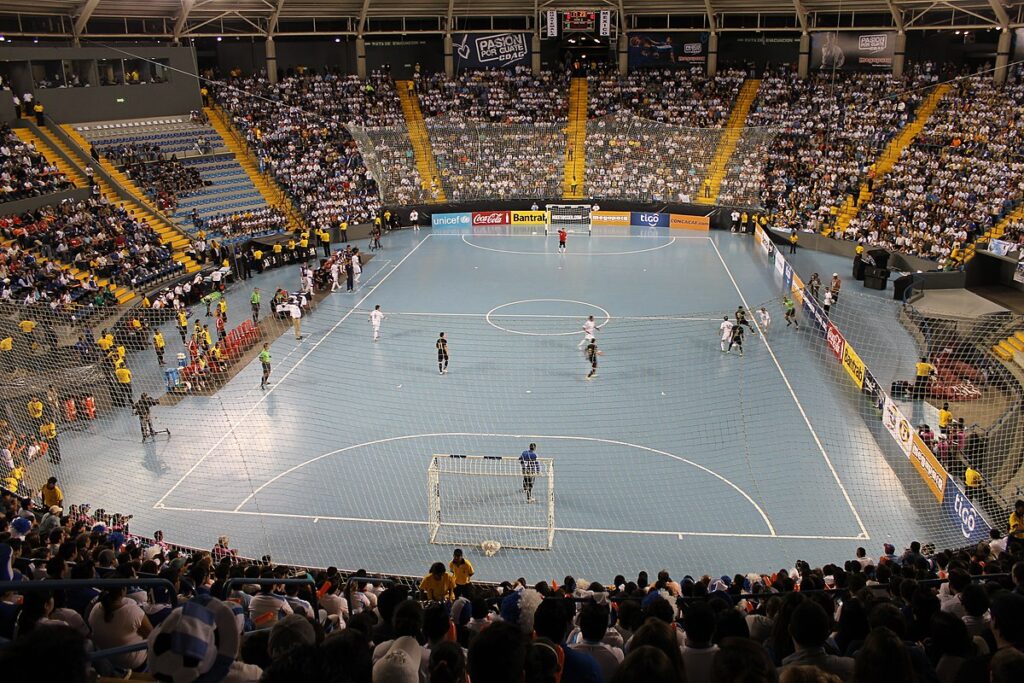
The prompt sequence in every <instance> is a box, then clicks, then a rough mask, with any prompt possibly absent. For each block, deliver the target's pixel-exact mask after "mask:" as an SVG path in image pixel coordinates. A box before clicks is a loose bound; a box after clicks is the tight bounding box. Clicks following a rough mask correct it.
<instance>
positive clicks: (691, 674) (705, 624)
mask: <svg viewBox="0 0 1024 683" xmlns="http://www.w3.org/2000/svg"><path fill="white" fill-rule="evenodd" d="M683 623H684V627H685V631H686V645H684V646H683V663H684V664H685V667H686V680H687V681H689V683H710V681H711V663H712V662H713V661H714V659H715V653H716V652H718V646H717V645H714V644H712V642H711V639H712V637H713V636H714V634H715V613H714V612H713V611H712V610H711V607H709V606H708V604H707V603H705V602H694V603H691V604H689V605H687V607H686V611H685V613H684V614H683Z"/></svg>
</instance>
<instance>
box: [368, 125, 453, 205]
mask: <svg viewBox="0 0 1024 683" xmlns="http://www.w3.org/2000/svg"><path fill="white" fill-rule="evenodd" d="M353 136H354V137H355V139H356V140H357V142H358V143H359V144H360V145H361V146H362V156H363V159H364V162H365V163H366V167H367V168H368V169H370V170H371V172H372V174H373V176H374V177H375V178H376V179H377V186H378V188H379V190H380V196H381V200H382V201H383V202H384V203H386V204H389V205H399V206H408V205H411V204H420V203H423V202H429V201H433V200H435V199H437V197H438V191H437V190H438V188H437V182H438V179H437V178H431V179H430V181H429V182H428V183H426V184H424V182H423V178H422V176H421V175H420V172H419V169H418V168H417V167H416V153H415V151H414V150H413V147H412V142H411V141H410V140H409V131H408V129H406V128H405V126H401V127H395V126H388V127H384V128H366V129H362V130H357V131H353ZM424 185H425V186H424Z"/></svg>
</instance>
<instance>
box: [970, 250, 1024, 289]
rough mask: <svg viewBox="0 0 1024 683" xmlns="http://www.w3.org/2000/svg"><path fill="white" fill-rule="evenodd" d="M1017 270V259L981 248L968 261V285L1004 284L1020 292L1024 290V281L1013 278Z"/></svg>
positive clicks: (987, 285)
mask: <svg viewBox="0 0 1024 683" xmlns="http://www.w3.org/2000/svg"><path fill="white" fill-rule="evenodd" d="M1015 272H1017V259H1015V258H1008V257H1006V256H996V255H995V254H993V253H992V252H990V251H986V250H984V249H979V250H978V251H976V252H975V254H974V258H972V259H971V260H970V261H968V262H967V269H966V275H967V286H968V287H989V286H992V285H1002V286H1004V287H1009V288H1010V289H1015V290H1017V291H1018V292H1024V283H1021V282H1017V281H1016V280H1014V279H1013V274H1014V273H1015Z"/></svg>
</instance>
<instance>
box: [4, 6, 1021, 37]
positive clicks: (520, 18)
mask: <svg viewBox="0 0 1024 683" xmlns="http://www.w3.org/2000/svg"><path fill="white" fill-rule="evenodd" d="M567 9H585V10H611V11H612V13H613V15H614V19H613V24H614V30H615V31H617V32H621V31H624V30H626V31H628V30H643V29H649V30H669V31H672V30H680V31H689V30H703V31H716V32H729V31H775V30H780V31H824V30H837V29H838V30H856V29H865V28H867V29H879V30H882V29H885V30H906V31H915V30H945V29H948V30H954V29H956V30H987V29H1010V28H1016V27H1021V26H1024V1H1022V0H776V1H774V2H772V1H771V0H590V1H589V2H588V1H587V0H485V1H481V0H2V2H0V31H2V32H3V33H4V34H5V35H9V36H33V37H63V38H74V39H79V38H88V37H92V38H119V37H120V38H169V39H172V40H180V39H183V38H191V37H205V36H224V37H231V36H239V37H241V36H256V37H259V36H289V35H292V36H303V35H332V36H361V35H367V36H369V35H384V34H387V35H395V34H402V33H405V34H424V33H433V34H438V33H441V34H444V33H448V32H451V31H493V30H520V31H521V30H530V31H532V30H535V29H536V28H537V26H538V22H540V21H541V15H542V14H543V13H544V12H545V11H548V10H567Z"/></svg>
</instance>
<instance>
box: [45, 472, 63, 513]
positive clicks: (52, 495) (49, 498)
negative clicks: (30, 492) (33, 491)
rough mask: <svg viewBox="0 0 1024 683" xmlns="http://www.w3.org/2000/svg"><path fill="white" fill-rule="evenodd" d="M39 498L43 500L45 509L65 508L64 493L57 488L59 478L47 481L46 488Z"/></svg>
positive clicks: (51, 478)
mask: <svg viewBox="0 0 1024 683" xmlns="http://www.w3.org/2000/svg"><path fill="white" fill-rule="evenodd" d="M39 496H40V497H41V498H42V499H43V507H45V508H51V507H53V506H54V505H56V506H57V507H64V492H63V491H61V490H60V487H59V486H57V477H50V478H49V479H47V480H46V486H44V487H43V488H41V489H40V490H39Z"/></svg>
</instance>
